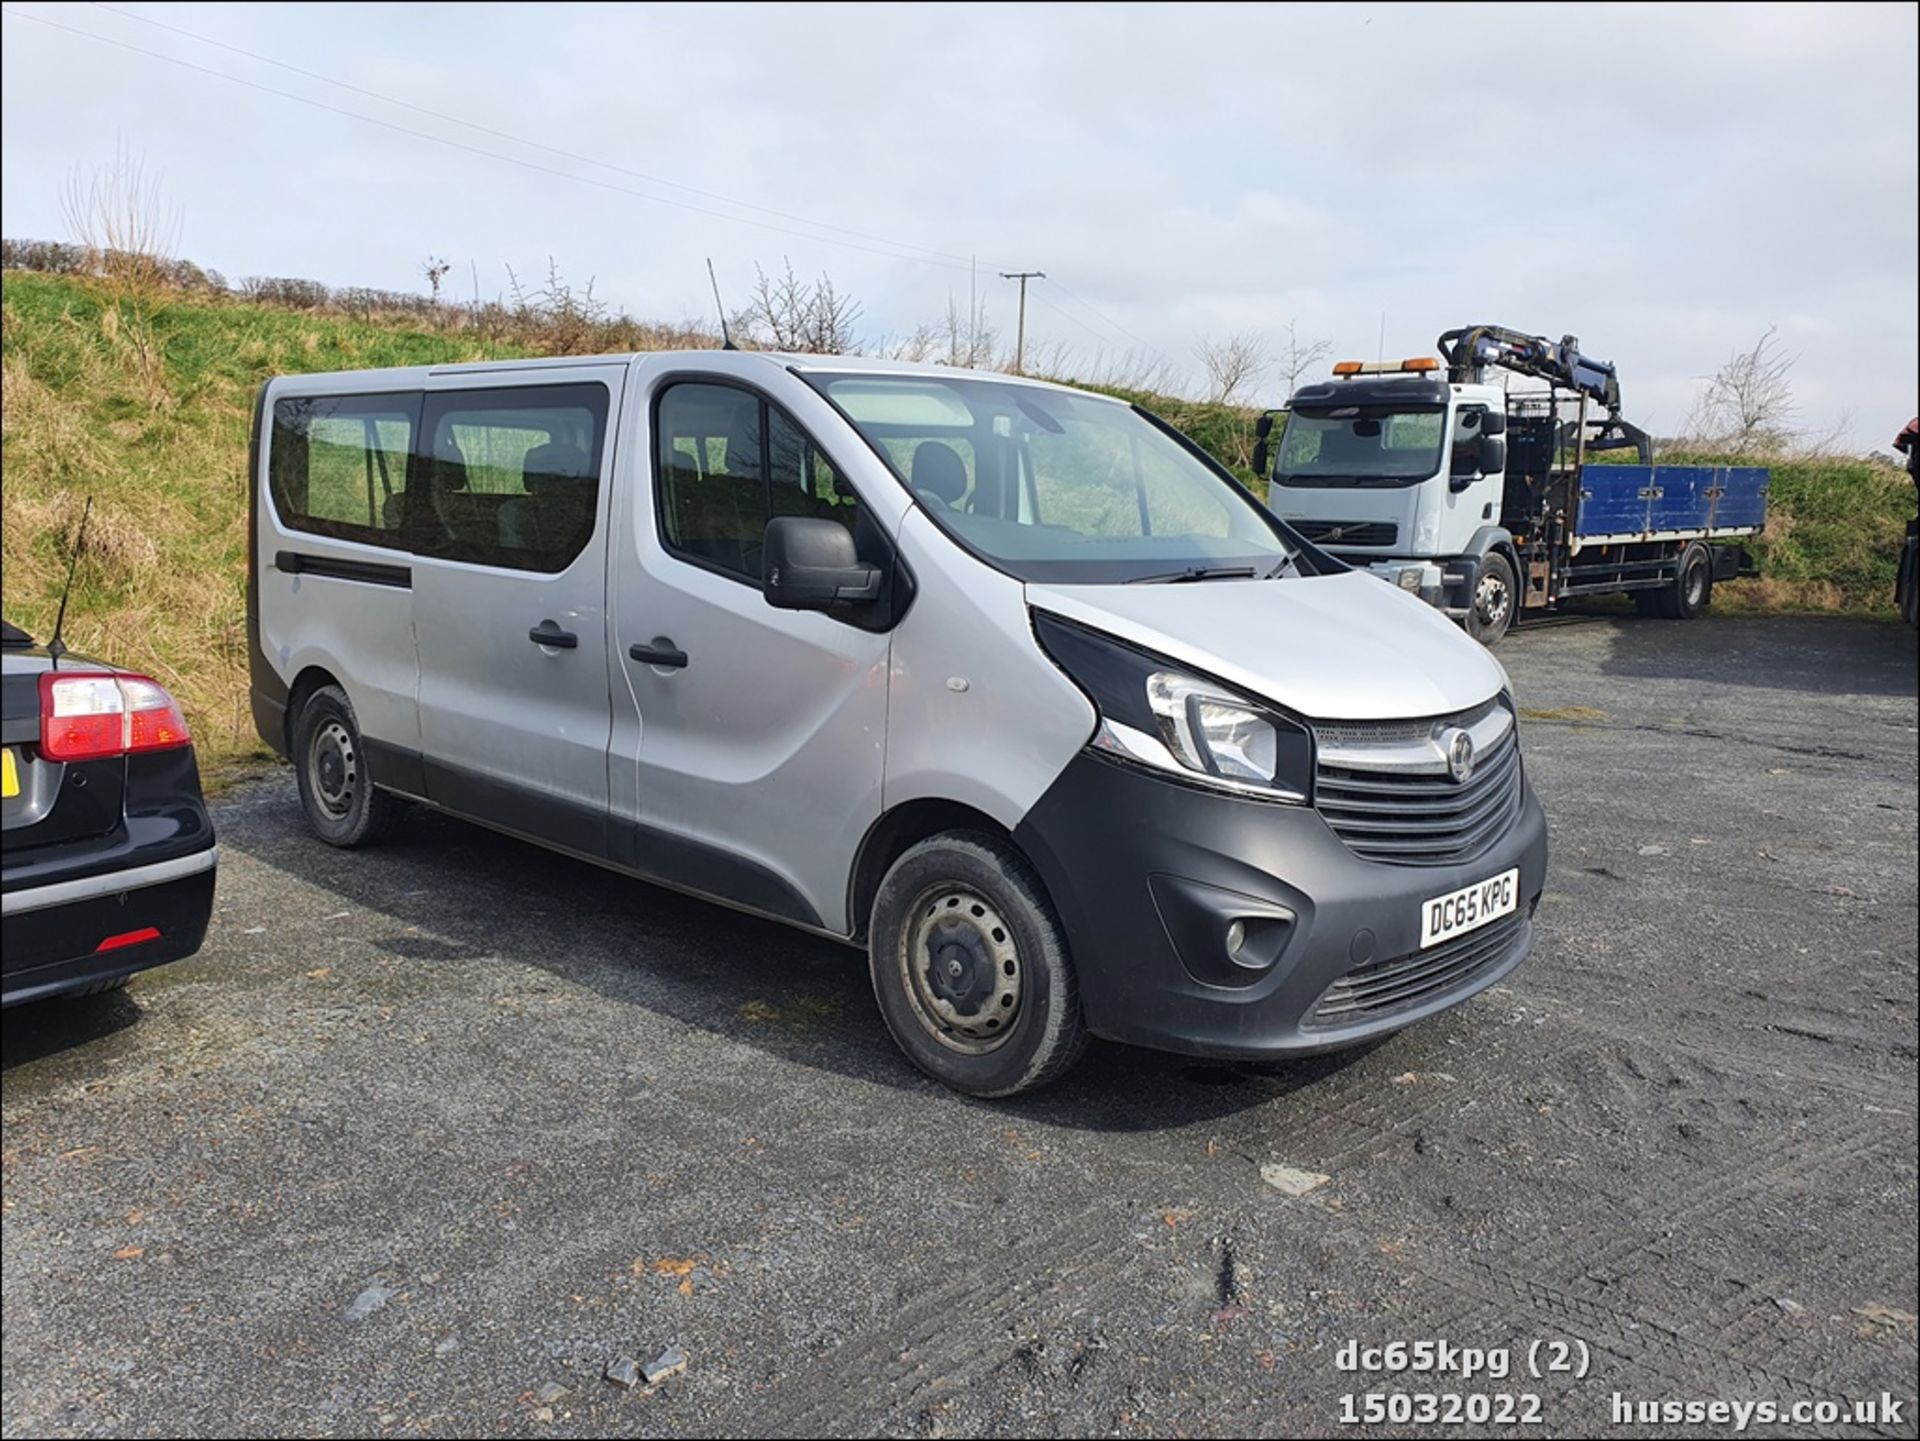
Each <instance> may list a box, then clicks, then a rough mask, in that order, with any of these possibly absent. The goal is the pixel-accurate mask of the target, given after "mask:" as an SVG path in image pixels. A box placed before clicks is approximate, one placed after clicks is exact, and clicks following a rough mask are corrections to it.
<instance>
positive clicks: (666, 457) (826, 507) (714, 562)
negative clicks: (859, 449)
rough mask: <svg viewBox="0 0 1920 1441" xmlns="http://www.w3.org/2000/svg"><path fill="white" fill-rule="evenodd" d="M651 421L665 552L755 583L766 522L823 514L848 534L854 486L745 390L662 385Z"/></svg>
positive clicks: (854, 510)
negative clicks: (785, 516)
mask: <svg viewBox="0 0 1920 1441" xmlns="http://www.w3.org/2000/svg"><path fill="white" fill-rule="evenodd" d="M655 416H656V419H655V422H654V431H655V435H654V449H655V477H654V489H655V493H656V494H657V496H658V505H659V515H660V533H661V538H662V540H663V541H664V542H665V544H666V547H667V549H668V550H671V551H673V552H675V553H676V554H679V555H682V556H685V557H686V558H687V559H689V560H693V561H697V562H699V563H701V564H703V565H707V566H710V567H712V568H714V569H717V570H721V571H725V572H727V573H729V574H732V575H736V576H739V577H740V578H741V579H743V580H748V581H752V582H753V583H754V584H756V585H757V584H759V582H760V560H761V548H762V545H763V543H764V539H765V536H766V530H767V521H768V520H769V519H771V518H772V517H773V516H776V515H812V516H823V517H825V518H828V519H831V520H837V521H839V522H840V523H841V524H842V525H844V526H846V527H847V528H848V529H849V530H851V529H853V526H854V523H855V521H856V520H857V518H858V515H859V509H858V505H857V503H856V501H855V498H854V494H853V490H852V488H851V487H850V486H849V485H848V484H847V483H846V481H845V480H843V479H842V478H841V476H840V473H839V471H837V470H836V469H835V468H834V466H833V464H832V462H830V461H829V460H827V458H826V457H825V456H824V455H822V454H821V453H820V450H819V448H818V447H817V446H815V445H814V443H813V441H812V439H811V438H809V437H808V435H807V433H806V432H805V431H803V430H802V429H801V428H800V427H799V426H798V425H796V424H795V423H794V422H793V420H792V419H791V418H790V417H788V416H787V414H786V413H785V412H784V411H781V410H779V409H778V408H776V407H774V406H771V405H769V404H768V403H767V402H766V401H764V400H762V399H761V398H760V397H759V396H758V395H756V394H754V393H753V392H752V391H750V390H743V389H740V388H739V387H737V386H731V385H712V384H705V383H702V382H698V381H686V382H682V383H680V384H678V385H670V386H668V387H667V388H666V389H665V390H664V391H662V392H661V394H660V399H659V403H658V406H657V408H656V411H655Z"/></svg>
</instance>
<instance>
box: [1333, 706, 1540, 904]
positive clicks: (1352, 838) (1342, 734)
mask: <svg viewBox="0 0 1920 1441" xmlns="http://www.w3.org/2000/svg"><path fill="white" fill-rule="evenodd" d="M1313 729H1314V742H1315V747H1316V763H1315V768H1314V807H1315V809H1317V810H1318V811H1319V812H1320V814H1321V817H1322V818H1323V819H1324V820H1325V821H1326V823H1327V824H1328V826H1330V827H1331V828H1332V830H1333V832H1334V834H1335V835H1337V836H1339V837H1340V839H1341V840H1343V841H1345V842H1346V843H1347V848H1348V849H1349V850H1351V851H1352V852H1353V853H1354V854H1355V855H1357V856H1362V857H1364V858H1366V859H1367V860H1370V861H1385V862H1389V863H1391V864H1394V865H1402V866H1446V865H1453V864H1456V863H1458V862H1461V861H1470V860H1472V859H1473V858H1474V857H1475V856H1478V855H1480V854H1482V853H1483V852H1485V851H1486V850H1487V849H1488V847H1490V846H1491V845H1492V844H1493V843H1494V842H1495V841H1497V840H1498V839H1499V838H1500V837H1501V836H1502V835H1504V834H1505V833H1506V831H1507V828H1508V827H1509V826H1511V825H1512V824H1513V821H1514V818H1515V817H1516V816H1518V815H1519V813H1520V796H1521V783H1520V738H1519V734H1518V731H1517V729H1516V727H1515V723H1514V715H1513V712H1512V710H1511V709H1509V708H1508V706H1507V705H1506V704H1505V702H1504V701H1503V700H1501V699H1499V698H1496V699H1494V700H1490V701H1488V702H1486V703H1485V704H1484V705H1480V706H1476V707H1475V708H1474V709H1472V710H1470V711H1463V712H1461V713H1460V714H1458V715H1454V716H1442V717H1440V718H1439V719H1437V720H1422V721H1388V722H1384V723H1380V724H1354V725H1339V724H1330V725H1322V724H1316V725H1315V726H1314V728H1313ZM1455 731H1465V732H1466V733H1467V734H1468V735H1469V736H1471V737H1472V738H1473V742H1474V758H1473V769H1472V771H1471V773H1470V774H1469V775H1468V776H1467V778H1466V779H1465V780H1463V781H1462V780H1455V779H1454V778H1453V775H1452V772H1451V770H1450V769H1449V765H1448V760H1447V751H1446V749H1445V746H1446V745H1447V743H1448V742H1449V741H1450V740H1451V737H1452V735H1453V733H1454V732H1455Z"/></svg>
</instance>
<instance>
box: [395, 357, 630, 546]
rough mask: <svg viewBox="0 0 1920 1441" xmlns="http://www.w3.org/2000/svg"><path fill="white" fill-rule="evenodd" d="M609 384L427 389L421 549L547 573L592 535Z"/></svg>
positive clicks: (418, 513) (419, 505) (419, 528)
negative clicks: (447, 389) (486, 388)
mask: <svg viewBox="0 0 1920 1441" xmlns="http://www.w3.org/2000/svg"><path fill="white" fill-rule="evenodd" d="M606 428H607V388H606V387H605V386H604V385H600V384H588V385H527V386H515V387H512V388H511V389H499V390H491V389H489V390H453V391H441V392H437V393H433V394H430V395H428V397H427V406H426V418H425V421H424V431H425V434H424V443H423V445H422V447H421V465H420V489H421V494H420V496H419V497H418V498H417V500H416V501H415V505H414V511H415V517H416V518H415V526H416V532H417V537H418V538H417V542H416V544H417V547H418V549H419V550H420V552H421V553H422V554H423V555H432V556H438V557H440V558H442V559H444V560H463V561H468V562H471V563H473V564H476V565H497V566H503V567H507V568H510V569H514V570H534V571H543V572H545V573H547V574H549V575H551V574H554V573H556V572H559V571H563V570H565V569H566V568H567V567H568V566H569V565H571V564H572V563H573V561H574V559H575V558H576V557H577V556H578V555H579V554H580V552H581V551H583V550H585V549H586V546H587V542H588V541H589V540H590V539H592V537H593V523H594V516H595V514H596V512H597V510H598V507H599V495H600V465H601V460H600V456H601V449H602V442H603V441H604V439H605V435H606Z"/></svg>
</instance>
